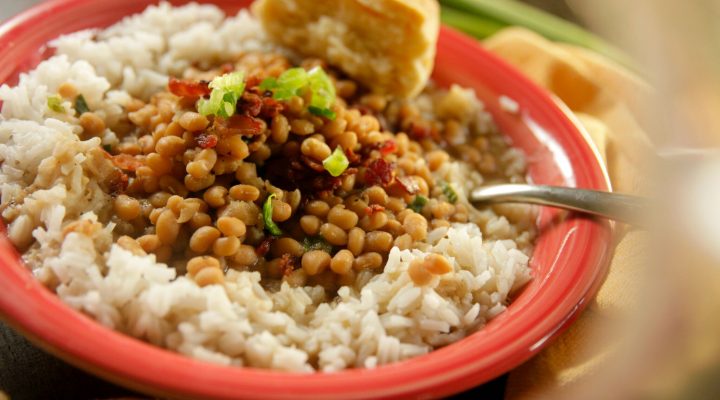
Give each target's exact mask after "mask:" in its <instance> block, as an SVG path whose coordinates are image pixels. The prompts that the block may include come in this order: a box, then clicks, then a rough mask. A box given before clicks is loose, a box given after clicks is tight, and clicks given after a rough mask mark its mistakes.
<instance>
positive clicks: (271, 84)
mask: <svg viewBox="0 0 720 400" xmlns="http://www.w3.org/2000/svg"><path fill="white" fill-rule="evenodd" d="M277 87H278V83H277V79H275V78H273V77H272V76H271V77H269V78H265V79H263V81H262V82H260V85H258V88H259V89H260V90H262V91H265V90H272V89H275V88H277Z"/></svg>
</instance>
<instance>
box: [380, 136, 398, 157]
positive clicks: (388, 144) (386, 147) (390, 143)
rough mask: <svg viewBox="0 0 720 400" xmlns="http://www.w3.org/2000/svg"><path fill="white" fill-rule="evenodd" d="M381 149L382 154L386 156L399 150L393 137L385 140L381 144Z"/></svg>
mask: <svg viewBox="0 0 720 400" xmlns="http://www.w3.org/2000/svg"><path fill="white" fill-rule="evenodd" d="M379 150H380V154H382V155H384V156H386V155H388V154H390V153H394V152H396V151H397V143H396V142H395V141H394V140H392V139H390V140H386V141H385V142H383V143H382V144H381V145H380V147H379Z"/></svg>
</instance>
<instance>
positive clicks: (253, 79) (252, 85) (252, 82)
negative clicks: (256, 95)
mask: <svg viewBox="0 0 720 400" xmlns="http://www.w3.org/2000/svg"><path fill="white" fill-rule="evenodd" d="M260 82H262V78H261V77H259V76H257V75H250V76H248V77H247V78H245V87H246V88H248V89H247V90H250V91H255V90H257V86H258V85H259V84H260Z"/></svg>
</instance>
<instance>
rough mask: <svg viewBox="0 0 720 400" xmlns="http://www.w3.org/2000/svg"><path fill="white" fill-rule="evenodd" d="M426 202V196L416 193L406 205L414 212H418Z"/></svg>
mask: <svg viewBox="0 0 720 400" xmlns="http://www.w3.org/2000/svg"><path fill="white" fill-rule="evenodd" d="M427 202H428V199H427V197H425V196H422V195H417V196H415V198H414V199H413V201H412V203H410V204H409V205H408V207H410V208H411V209H412V210H413V211H415V212H416V213H419V212H420V211H422V209H423V207H425V204H427Z"/></svg>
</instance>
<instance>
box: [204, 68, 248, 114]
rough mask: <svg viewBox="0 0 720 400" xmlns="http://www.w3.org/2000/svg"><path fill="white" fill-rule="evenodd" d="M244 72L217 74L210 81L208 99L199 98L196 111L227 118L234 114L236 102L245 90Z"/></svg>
mask: <svg viewBox="0 0 720 400" xmlns="http://www.w3.org/2000/svg"><path fill="white" fill-rule="evenodd" d="M244 79H245V74H244V73H243V72H242V71H236V72H231V73H229V74H225V75H222V76H218V77H217V78H215V79H213V80H212V82H210V88H211V89H212V92H210V98H209V99H200V100H198V103H197V109H198V112H199V113H200V114H202V115H205V116H207V115H217V116H220V117H225V118H229V117H231V116H232V115H233V114H235V110H236V108H237V102H238V100H239V99H240V96H242V94H243V92H244V91H245V80H244Z"/></svg>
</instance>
